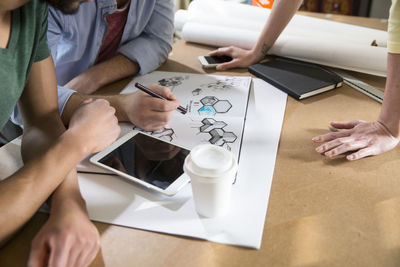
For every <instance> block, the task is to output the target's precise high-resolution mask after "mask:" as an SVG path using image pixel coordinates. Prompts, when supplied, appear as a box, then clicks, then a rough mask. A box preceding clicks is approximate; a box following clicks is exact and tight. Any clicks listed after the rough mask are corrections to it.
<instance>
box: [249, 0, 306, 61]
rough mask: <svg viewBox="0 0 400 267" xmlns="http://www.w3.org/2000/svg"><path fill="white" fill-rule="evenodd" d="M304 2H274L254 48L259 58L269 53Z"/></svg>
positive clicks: (296, 0)
mask: <svg viewBox="0 0 400 267" xmlns="http://www.w3.org/2000/svg"><path fill="white" fill-rule="evenodd" d="M302 2H303V1H302V0H280V1H277V2H275V3H274V6H273V8H272V11H271V14H270V16H269V18H268V21H267V23H266V24H265V26H264V28H263V30H262V32H261V34H260V38H259V39H258V41H257V43H256V45H255V47H254V48H253V52H254V53H255V54H256V56H257V57H258V58H259V59H262V58H264V57H265V56H266V55H267V52H268V50H269V49H270V48H271V47H272V46H273V44H274V43H275V41H276V39H278V37H279V35H280V34H281V32H282V31H283V30H284V29H285V27H286V25H287V24H288V23H289V21H290V20H291V19H292V17H293V16H294V14H295V13H296V11H297V10H298V9H299V7H300V4H301V3H302Z"/></svg>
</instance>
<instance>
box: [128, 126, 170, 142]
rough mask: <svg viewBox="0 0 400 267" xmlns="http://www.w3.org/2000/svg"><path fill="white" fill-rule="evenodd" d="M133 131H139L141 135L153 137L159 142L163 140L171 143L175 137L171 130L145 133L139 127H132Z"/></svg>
mask: <svg viewBox="0 0 400 267" xmlns="http://www.w3.org/2000/svg"><path fill="white" fill-rule="evenodd" d="M133 130H139V131H141V132H143V133H146V134H149V135H151V136H154V137H156V138H159V139H161V140H165V141H168V142H172V140H174V136H175V131H174V129H172V128H164V129H162V130H159V131H145V130H143V129H141V128H139V127H136V126H133Z"/></svg>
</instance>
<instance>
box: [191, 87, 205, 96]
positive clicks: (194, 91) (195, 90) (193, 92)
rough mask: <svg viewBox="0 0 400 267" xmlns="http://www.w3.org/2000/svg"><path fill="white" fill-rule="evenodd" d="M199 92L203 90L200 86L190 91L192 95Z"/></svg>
mask: <svg viewBox="0 0 400 267" xmlns="http://www.w3.org/2000/svg"><path fill="white" fill-rule="evenodd" d="M201 92H203V90H202V89H201V88H196V89H194V90H193V91H192V95H193V96H196V95H199V94H200V93H201Z"/></svg>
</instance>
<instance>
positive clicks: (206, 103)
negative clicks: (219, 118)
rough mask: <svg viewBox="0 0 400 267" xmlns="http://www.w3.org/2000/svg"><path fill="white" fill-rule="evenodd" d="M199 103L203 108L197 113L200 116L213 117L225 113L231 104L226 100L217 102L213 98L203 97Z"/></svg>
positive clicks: (216, 99) (217, 100)
mask: <svg viewBox="0 0 400 267" xmlns="http://www.w3.org/2000/svg"><path fill="white" fill-rule="evenodd" d="M200 102H201V103H202V104H203V106H202V107H201V108H199V109H198V110H197V111H198V112H199V114H200V115H205V116H208V115H212V116H215V114H217V113H227V112H228V111H229V110H230V109H231V108H232V104H231V103H230V102H229V101H228V100H219V99H218V98H216V97H215V96H206V97H203V98H202V99H201V100H200Z"/></svg>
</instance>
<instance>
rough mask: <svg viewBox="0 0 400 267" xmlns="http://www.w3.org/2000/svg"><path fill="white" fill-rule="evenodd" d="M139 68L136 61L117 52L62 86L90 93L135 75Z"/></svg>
mask: <svg viewBox="0 0 400 267" xmlns="http://www.w3.org/2000/svg"><path fill="white" fill-rule="evenodd" d="M139 70H140V67H139V64H138V63H137V62H133V61H131V60H130V59H128V58H127V57H125V56H123V55H121V54H118V55H116V56H114V57H112V58H110V59H109V60H106V61H104V62H101V63H99V64H96V65H94V66H92V67H90V68H89V69H87V70H86V71H85V72H83V73H82V74H80V75H78V76H76V77H75V78H74V79H72V80H71V81H69V82H68V83H67V84H66V85H65V86H64V87H67V88H70V89H73V90H75V91H78V92H81V93H84V94H90V93H93V92H95V91H97V90H98V89H99V88H101V87H103V86H105V85H107V84H109V83H112V82H114V81H118V80H120V79H123V78H126V77H128V76H131V75H135V74H136V73H138V72H139Z"/></svg>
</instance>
